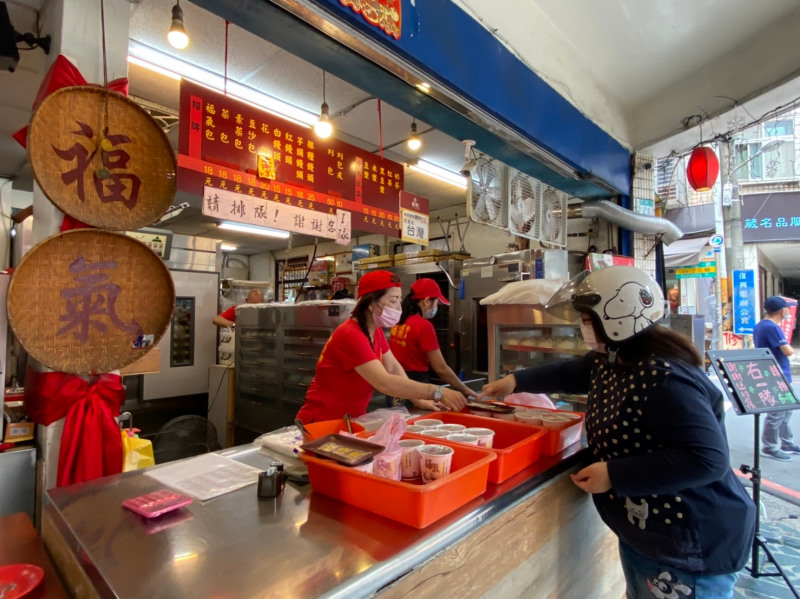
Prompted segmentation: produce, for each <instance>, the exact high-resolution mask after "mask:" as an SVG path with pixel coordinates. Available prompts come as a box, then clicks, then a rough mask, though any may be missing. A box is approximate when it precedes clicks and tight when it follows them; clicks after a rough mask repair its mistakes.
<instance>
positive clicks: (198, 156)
mask: <svg viewBox="0 0 800 599" xmlns="http://www.w3.org/2000/svg"><path fill="white" fill-rule="evenodd" d="M180 114H181V119H180V131H179V138H178V139H179V141H178V188H179V189H181V190H183V191H186V192H189V193H193V194H196V195H200V196H202V195H203V190H204V188H206V187H214V188H218V189H223V190H227V191H233V192H235V193H241V194H245V195H250V196H255V197H259V198H261V199H265V200H269V201H275V202H281V203H284V204H288V205H292V206H296V207H298V208H305V209H309V210H316V211H318V212H327V213H329V214H335V213H336V210H337V208H338V209H339V210H348V211H350V212H351V213H352V229H353V230H356V231H365V232H369V233H380V234H383V235H388V236H390V237H399V220H400V214H399V212H400V209H399V195H400V190H401V189H403V165H401V164H398V163H396V162H393V161H391V160H385V159H382V158H380V157H379V156H375V155H374V154H372V153H370V152H368V151H366V150H362V149H361V148H357V147H356V146H353V145H351V144H347V143H345V142H342V141H339V140H336V139H327V140H322V139H318V138H317V137H316V136H315V135H314V133H313V131H312V130H311V129H310V128H308V127H306V126H305V125H301V124H298V123H296V122H293V121H290V120H287V119H284V118H281V117H278V116H275V115H273V114H272V113H270V112H267V111H264V110H261V109H259V108H257V107H254V106H252V105H250V104H248V103H246V102H242V101H240V100H236V99H234V98H231V97H229V96H225V95H224V94H221V93H219V92H216V91H214V90H210V89H208V88H205V87H203V86H201V85H198V84H195V83H192V82H190V81H186V80H183V81H182V82H181V98H180ZM259 155H260V156H261V157H262V160H261V162H262V168H261V174H262V175H264V174H265V172H270V176H272V175H273V174H274V177H275V179H274V180H272V179H267V178H265V177H259ZM265 160H268V161H269V163H270V165H271V166H272V167H273V168H271V169H265V168H264V161H265Z"/></svg>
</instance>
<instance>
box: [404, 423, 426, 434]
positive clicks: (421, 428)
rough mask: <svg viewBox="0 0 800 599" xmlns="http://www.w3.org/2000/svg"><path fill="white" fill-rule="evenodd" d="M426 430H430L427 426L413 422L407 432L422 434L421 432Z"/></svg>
mask: <svg viewBox="0 0 800 599" xmlns="http://www.w3.org/2000/svg"><path fill="white" fill-rule="evenodd" d="M426 430H428V427H427V426H419V425H417V424H411V425H409V426H407V427H406V432H408V433H417V434H420V433H421V432H423V431H426Z"/></svg>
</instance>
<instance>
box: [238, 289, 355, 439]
mask: <svg viewBox="0 0 800 599" xmlns="http://www.w3.org/2000/svg"><path fill="white" fill-rule="evenodd" d="M354 307H355V302H354V301H353V300H341V301H318V302H301V303H299V304H282V303H281V304H257V305H252V306H251V305H244V306H241V307H239V309H238V310H237V312H236V378H235V381H236V383H235V402H234V439H235V442H236V443H237V444H239V443H244V442H247V441H250V440H252V439H253V438H255V437H256V436H257V435H259V434H262V433H265V432H268V431H272V430H275V429H277V428H280V427H282V426H287V425H289V424H292V423H293V422H294V419H295V416H296V415H297V412H298V410H299V409H300V407H301V406H302V405H303V402H304V401H305V396H306V389H307V388H308V386H309V384H311V380H312V379H313V378H314V371H315V368H316V365H317V359H318V358H319V355H320V353H321V352H322V348H323V347H324V346H325V343H326V342H327V341H328V337H330V336H331V333H333V331H334V329H335V328H336V327H337V326H339V325H340V324H341V323H342V322H344V321H345V320H347V319H348V318H350V315H351V314H352V312H353V308H354Z"/></svg>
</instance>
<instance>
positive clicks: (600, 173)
mask: <svg viewBox="0 0 800 599" xmlns="http://www.w3.org/2000/svg"><path fill="white" fill-rule="evenodd" d="M193 3H194V4H196V5H198V6H200V7H202V8H204V9H206V10H208V11H210V12H212V13H214V14H217V15H219V16H220V17H222V18H224V19H227V20H228V21H230V22H231V23H234V24H236V25H238V26H239V27H242V28H243V29H245V30H247V31H250V32H251V33H253V34H254V35H257V36H259V37H262V38H263V39H266V40H267V41H269V42H271V43H273V44H275V45H277V46H279V47H281V48H283V49H285V50H287V51H289V52H291V53H293V54H295V55H297V56H299V57H300V58H302V59H304V60H306V61H308V62H310V63H312V64H315V65H317V66H318V67H320V68H322V69H324V70H326V71H328V72H330V73H332V74H334V75H335V76H337V77H339V78H341V79H343V80H345V81H347V82H349V83H350V84H352V85H354V86H356V87H359V88H361V89H363V90H364V91H366V92H367V93H370V94H372V95H374V96H377V97H380V98H382V99H384V100H385V101H387V102H389V103H390V104H392V105H394V106H396V107H397V108H399V109H401V110H404V111H406V112H408V113H410V114H413V115H414V116H416V117H417V118H419V119H420V120H422V121H424V122H428V123H431V124H434V125H435V126H436V128H437V129H439V130H441V131H443V132H445V133H447V134H448V135H451V136H452V137H455V138H456V139H473V140H475V141H476V142H477V144H476V147H477V148H478V149H480V150H481V151H483V152H486V153H487V154H489V155H491V156H493V157H495V158H497V159H499V160H501V161H503V162H505V163H506V164H509V165H510V166H512V167H514V168H516V169H518V170H520V171H522V172H525V173H527V174H529V175H531V176H533V177H536V178H537V179H539V180H541V181H543V182H545V183H547V184H549V185H552V186H553V187H556V188H558V189H561V190H563V191H565V192H567V193H569V194H571V195H574V196H576V197H580V198H586V199H589V198H608V197H612V196H618V195H621V196H628V195H629V194H630V186H631V168H630V159H631V154H630V152H629V151H628V150H627V149H626V148H624V147H623V146H622V145H621V144H620V143H619V142H617V141H616V140H614V139H613V138H612V137H611V136H610V135H608V134H607V133H605V132H604V131H603V130H602V129H601V128H600V127H599V126H597V125H596V124H595V123H593V122H592V121H591V120H590V119H588V117H586V116H585V115H583V114H582V113H581V112H580V111H579V110H578V109H577V108H575V107H574V106H572V105H571V104H570V103H569V102H568V101H567V100H566V99H565V98H563V97H562V96H561V95H559V94H558V93H557V92H556V91H555V90H554V89H553V88H551V87H550V86H549V85H548V84H547V83H546V82H545V81H544V80H543V79H541V78H540V77H539V76H538V75H536V73H534V72H533V71H532V70H531V69H530V68H528V67H527V66H526V65H525V64H524V63H522V61H520V60H519V59H518V58H517V57H516V56H514V55H513V54H512V53H511V52H510V51H509V50H508V49H507V48H506V47H505V46H504V45H503V44H502V43H501V42H500V41H499V40H498V39H497V38H495V37H494V36H493V35H492V34H491V33H490V32H489V31H487V30H486V29H484V28H483V27H482V26H481V25H480V24H479V23H478V22H476V21H475V20H474V19H472V18H471V17H470V16H469V15H468V14H467V13H465V12H464V11H463V10H462V9H461V8H459V7H458V6H456V5H455V4H453V3H452V2H444V1H442V2H439V1H419V0H417V2H415V3H413V4H412V3H411V2H410V0H403V13H402V14H403V23H402V29H403V34H402V36H401V38H400V39H399V40H395V39H394V38H392V37H390V36H388V35H385V34H383V32H381V31H380V30H379V29H377V28H375V27H371V26H370V25H369V24H368V23H366V22H365V21H363V20H362V19H361V17H360V16H359V15H357V14H355V13H354V12H353V11H352V10H351V9H350V8H348V7H345V6H342V4H341V3H340V2H339V0H272V2H269V1H267V0H193ZM279 5H281V6H282V7H281V6H279ZM420 81H425V82H429V83H430V84H431V86H432V90H431V92H430V93H429V94H426V93H423V92H421V91H419V90H418V89H416V88H415V87H414V84H415V83H417V82H420ZM623 201H624V198H623Z"/></svg>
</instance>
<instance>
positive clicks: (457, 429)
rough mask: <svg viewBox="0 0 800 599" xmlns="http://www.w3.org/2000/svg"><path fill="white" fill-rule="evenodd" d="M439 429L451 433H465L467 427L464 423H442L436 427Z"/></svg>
mask: <svg viewBox="0 0 800 599" xmlns="http://www.w3.org/2000/svg"><path fill="white" fill-rule="evenodd" d="M436 430H439V431H449V432H451V433H463V432H464V431H465V430H467V427H466V426H464V425H463V424H440V425H439V426H437V427H436Z"/></svg>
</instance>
